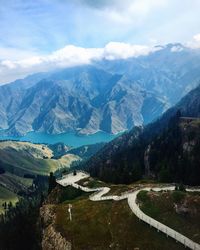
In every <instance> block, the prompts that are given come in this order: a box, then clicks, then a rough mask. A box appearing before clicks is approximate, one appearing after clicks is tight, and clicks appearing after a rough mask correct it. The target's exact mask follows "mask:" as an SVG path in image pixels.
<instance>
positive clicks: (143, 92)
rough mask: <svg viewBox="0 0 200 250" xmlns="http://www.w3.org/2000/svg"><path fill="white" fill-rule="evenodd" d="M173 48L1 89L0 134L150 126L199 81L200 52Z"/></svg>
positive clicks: (114, 130) (111, 130) (115, 130)
mask: <svg viewBox="0 0 200 250" xmlns="http://www.w3.org/2000/svg"><path fill="white" fill-rule="evenodd" d="M174 46H179V47H180V46H181V45H168V46H165V47H163V48H160V49H159V50H158V51H157V52H154V53H152V54H150V55H148V56H143V57H138V58H131V59H127V60H117V61H101V62H94V63H93V65H91V66H80V67H75V68H68V69H64V70H61V71H59V72H56V73H55V72H54V73H45V74H36V75H32V76H29V77H27V78H25V79H24V80H18V81H16V82H14V83H12V84H8V85H4V86H1V87H0V129H6V130H7V132H6V133H7V134H9V135H14V136H18V135H23V134H25V133H27V132H29V131H39V132H46V133H49V134H58V133H64V132H69V131H73V132H74V131H76V132H79V133H83V134H88V133H95V132H97V131H99V130H102V131H105V132H108V133H118V132H120V131H124V130H127V129H130V128H132V127H133V126H137V125H143V124H147V123H149V122H151V121H152V120H154V119H156V118H157V117H158V116H160V115H161V114H162V113H163V112H164V111H165V110H166V109H167V108H168V107H170V106H171V105H173V104H175V103H176V102H177V101H178V100H179V99H180V98H181V97H182V96H183V95H185V94H186V93H187V92H188V91H189V90H191V89H192V88H194V87H195V86H196V85H197V84H198V83H199V80H200V72H199V66H200V53H199V50H191V49H187V48H184V47H183V46H182V47H181V49H180V50H178V51H176V52H175V50H174V49H173V48H174Z"/></svg>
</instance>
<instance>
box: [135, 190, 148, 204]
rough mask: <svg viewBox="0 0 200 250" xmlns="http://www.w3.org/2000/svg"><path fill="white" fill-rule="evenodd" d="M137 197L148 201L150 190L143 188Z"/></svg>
mask: <svg viewBox="0 0 200 250" xmlns="http://www.w3.org/2000/svg"><path fill="white" fill-rule="evenodd" d="M137 198H138V200H139V201H142V202H147V201H149V196H148V191H146V190H142V191H140V192H139V193H138V195H137Z"/></svg>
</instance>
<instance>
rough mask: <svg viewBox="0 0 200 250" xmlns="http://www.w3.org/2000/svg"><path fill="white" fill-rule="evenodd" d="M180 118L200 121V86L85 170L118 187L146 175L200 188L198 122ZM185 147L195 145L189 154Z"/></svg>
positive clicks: (113, 144)
mask: <svg viewBox="0 0 200 250" xmlns="http://www.w3.org/2000/svg"><path fill="white" fill-rule="evenodd" d="M181 116H183V117H185V116H191V117H200V86H199V87H197V88H196V89H194V90H192V91H191V92H190V93H189V94H188V95H187V96H185V97H184V98H183V99H182V100H181V101H180V102H179V103H178V104H177V105H176V106H175V107H174V108H171V109H170V110H168V111H167V112H166V113H165V114H164V115H163V116H162V117H161V118H160V119H158V120H157V121H155V122H154V123H152V124H149V125H148V126H146V127H145V128H144V129H142V128H137V127H136V128H134V129H133V130H132V131H130V132H129V133H125V134H124V135H122V136H120V137H118V138H117V139H115V140H113V141H112V142H110V143H108V144H107V145H105V146H104V147H103V148H102V149H101V150H100V151H99V152H98V153H97V154H96V155H94V156H93V157H92V158H91V159H90V160H89V161H87V162H86V164H85V165H83V166H82V167H85V168H86V169H87V170H89V171H90V173H91V174H92V175H93V176H98V177H100V178H101V179H102V180H105V181H111V182H116V183H123V182H125V183H130V182H132V181H134V180H137V179H139V178H141V177H142V176H143V175H146V176H148V177H154V178H158V179H161V180H162V181H183V182H184V183H187V184H193V185H197V184H198V185H199V184H200V179H199V178H200V177H199V176H200V168H199V161H200V157H199V152H200V147H199V145H200V136H199V135H200V127H199V125H198V124H199V120H198V119H197V121H196V120H195V121H196V123H194V125H193V124H192V123H191V122H193V119H191V122H190V119H189V120H188V119H187V118H180V117H181ZM184 123H186V125H188V126H189V127H188V128H187V126H186V125H183V124H184ZM183 128H184V129H183ZM186 145H192V147H189V146H188V147H189V148H190V149H189V151H188V150H185V147H186ZM188 152H189V153H188ZM163 176H164V177H163Z"/></svg>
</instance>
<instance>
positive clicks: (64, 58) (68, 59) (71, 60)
mask: <svg viewBox="0 0 200 250" xmlns="http://www.w3.org/2000/svg"><path fill="white" fill-rule="evenodd" d="M155 50H156V49H155V48H154V47H150V46H143V45H131V44H127V43H119V42H110V43H108V44H107V45H106V46H105V47H104V48H82V47H76V46H74V45H68V46H66V47H64V48H62V49H60V50H57V51H55V52H53V53H51V54H49V55H42V56H32V57H28V58H25V59H20V60H2V61H1V62H0V82H1V83H5V82H9V81H12V80H15V79H16V78H19V77H23V76H26V75H27V74H31V73H34V72H41V71H48V70H52V69H56V68H63V67H72V66H76V65H84V64H90V63H92V62H93V61H94V60H101V59H107V60H115V59H127V58H129V57H138V56H141V55H147V54H149V53H151V52H153V51H155Z"/></svg>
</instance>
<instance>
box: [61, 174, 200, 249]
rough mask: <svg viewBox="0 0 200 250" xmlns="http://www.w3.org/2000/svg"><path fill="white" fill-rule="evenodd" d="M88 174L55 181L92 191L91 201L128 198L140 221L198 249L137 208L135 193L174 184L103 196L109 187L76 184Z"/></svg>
mask: <svg viewBox="0 0 200 250" xmlns="http://www.w3.org/2000/svg"><path fill="white" fill-rule="evenodd" d="M88 177H89V174H87V173H85V172H82V171H80V172H78V173H77V175H76V176H74V175H73V174H72V173H71V174H69V175H66V176H63V177H62V178H61V179H58V180H57V183H58V184H60V185H62V186H64V187H66V186H69V185H71V186H73V187H75V188H77V189H78V188H79V189H81V190H83V191H85V192H93V194H91V195H90V196H89V199H90V200H92V201H102V200H115V201H117V200H123V199H128V204H129V207H130V209H131V210H132V212H133V213H134V214H135V215H136V216H137V217H138V218H139V219H140V220H142V221H144V222H146V223H147V224H149V225H150V226H152V227H154V228H156V229H157V230H158V232H159V231H161V232H163V233H165V234H166V235H167V237H168V236H170V237H171V238H174V239H175V240H176V241H178V242H180V243H182V244H183V245H184V246H185V247H188V248H190V249H193V250H200V245H199V244H197V243H196V242H194V241H192V240H190V239H189V238H187V237H186V236H184V235H182V234H180V233H178V232H177V231H175V230H173V229H172V228H170V227H168V226H166V225H164V224H162V223H160V222H158V221H156V220H155V219H153V218H151V217H149V216H148V215H146V214H145V213H143V212H142V210H141V209H140V208H139V206H138V204H137V202H136V201H137V194H138V193H139V192H140V191H142V190H147V191H150V190H154V191H157V192H158V191H162V190H174V189H175V187H174V186H166V187H159V188H158V187H155V188H140V189H138V190H135V191H131V192H125V193H123V194H122V195H120V196H118V195H109V196H105V194H107V193H108V192H109V191H110V188H109V187H99V188H88V187H83V186H81V185H78V184H77V183H76V182H77V181H79V180H81V179H84V178H88ZM187 191H189V192H194V191H200V189H187Z"/></svg>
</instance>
